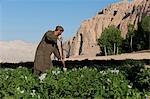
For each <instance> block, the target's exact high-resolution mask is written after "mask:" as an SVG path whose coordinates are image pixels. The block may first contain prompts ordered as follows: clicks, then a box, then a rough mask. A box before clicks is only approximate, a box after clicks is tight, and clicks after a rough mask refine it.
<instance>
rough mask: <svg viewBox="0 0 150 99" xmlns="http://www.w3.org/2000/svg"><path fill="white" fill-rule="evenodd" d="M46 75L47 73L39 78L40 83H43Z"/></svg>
mask: <svg viewBox="0 0 150 99" xmlns="http://www.w3.org/2000/svg"><path fill="white" fill-rule="evenodd" d="M46 75H47V73H44V74H42V75H41V76H40V77H39V79H40V81H43V80H44V79H45V77H46Z"/></svg>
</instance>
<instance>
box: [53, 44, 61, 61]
mask: <svg viewBox="0 0 150 99" xmlns="http://www.w3.org/2000/svg"><path fill="white" fill-rule="evenodd" d="M54 55H55V56H56V57H57V58H58V59H60V58H61V56H60V52H59V49H58V46H57V45H56V47H55V49H54Z"/></svg>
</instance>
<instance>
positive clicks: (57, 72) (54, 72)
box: [52, 70, 60, 75]
mask: <svg viewBox="0 0 150 99" xmlns="http://www.w3.org/2000/svg"><path fill="white" fill-rule="evenodd" d="M52 73H53V75H58V74H59V73H60V71H59V70H54V71H52Z"/></svg>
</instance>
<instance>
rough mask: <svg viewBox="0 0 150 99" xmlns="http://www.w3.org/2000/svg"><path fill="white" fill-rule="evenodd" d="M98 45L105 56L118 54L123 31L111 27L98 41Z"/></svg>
mask: <svg viewBox="0 0 150 99" xmlns="http://www.w3.org/2000/svg"><path fill="white" fill-rule="evenodd" d="M98 44H99V45H100V47H101V48H102V51H103V52H104V53H105V55H107V54H109V55H111V54H118V52H119V47H120V45H121V44H122V37H121V31H120V30H119V29H118V28H116V27H115V26H113V25H112V26H109V27H108V28H106V29H105V30H104V31H103V32H102V35H101V37H100V38H99V39H98Z"/></svg>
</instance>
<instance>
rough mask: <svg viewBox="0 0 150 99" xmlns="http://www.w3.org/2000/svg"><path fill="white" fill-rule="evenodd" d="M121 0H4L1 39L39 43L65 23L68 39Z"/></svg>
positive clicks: (0, 7)
mask: <svg viewBox="0 0 150 99" xmlns="http://www.w3.org/2000/svg"><path fill="white" fill-rule="evenodd" d="M118 1H120V0H0V41H3V40H5V41H8V40H9V41H10V40H23V41H27V42H31V43H38V42H39V41H40V40H41V38H42V36H43V34H44V33H45V32H46V31H47V30H48V29H51V30H54V29H55V26H56V25H62V26H63V27H64V29H65V31H64V32H63V37H64V40H67V39H69V38H71V37H73V36H74V35H75V33H76V31H77V30H78V28H79V27H80V24H81V23H82V22H83V21H84V20H86V19H89V18H92V17H93V16H95V15H96V14H97V13H98V12H99V11H100V10H101V9H103V8H105V7H107V6H108V5H110V4H111V3H113V2H118Z"/></svg>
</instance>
